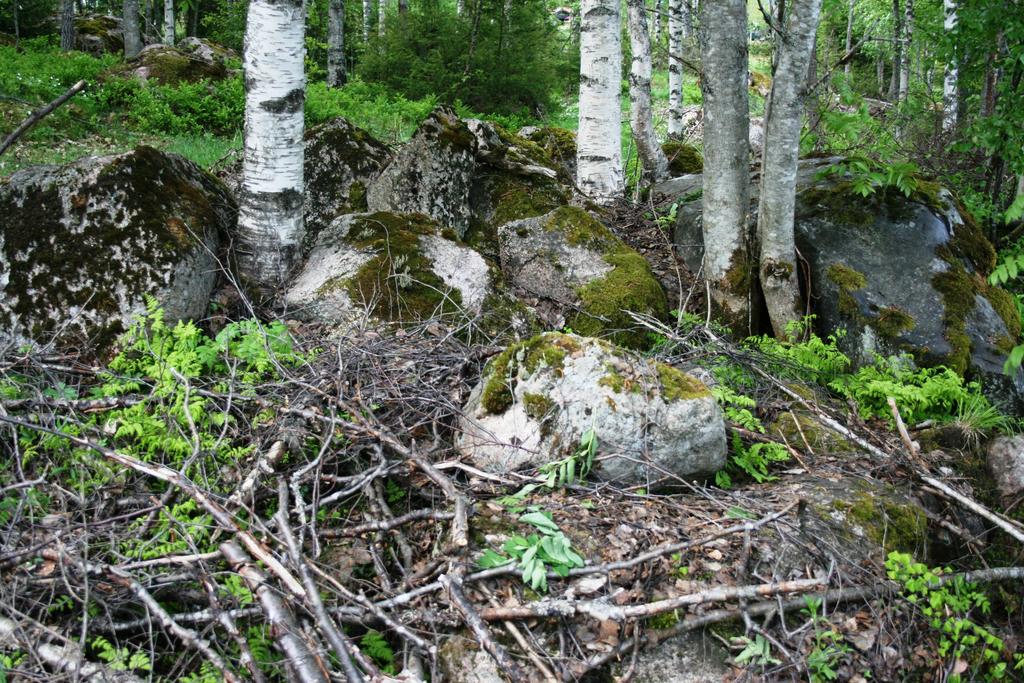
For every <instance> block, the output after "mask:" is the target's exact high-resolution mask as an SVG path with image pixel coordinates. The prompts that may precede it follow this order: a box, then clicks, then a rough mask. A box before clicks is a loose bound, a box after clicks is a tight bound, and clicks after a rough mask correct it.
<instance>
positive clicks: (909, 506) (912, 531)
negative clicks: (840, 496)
mask: <svg viewBox="0 0 1024 683" xmlns="http://www.w3.org/2000/svg"><path fill="white" fill-rule="evenodd" d="M833 507H834V508H835V509H836V510H838V511H840V512H842V513H843V514H844V515H845V516H846V518H847V519H848V520H849V521H850V522H851V523H853V524H856V525H857V526H859V527H860V528H861V530H863V532H864V535H865V536H867V537H868V538H869V539H870V540H871V541H873V542H875V543H877V544H878V545H879V546H880V547H881V548H882V549H883V550H884V552H885V553H886V554H888V553H890V552H903V553H909V554H911V555H913V556H915V557H918V558H926V557H927V554H928V518H927V517H926V516H925V513H924V511H923V510H922V509H921V508H920V507H919V506H917V505H915V504H913V503H912V502H902V501H899V500H897V498H896V497H895V496H893V495H888V494H887V493H885V492H879V491H872V490H868V489H863V490H859V491H856V492H854V493H853V494H852V496H851V497H850V498H849V499H844V500H836V501H835V502H834V503H833Z"/></svg>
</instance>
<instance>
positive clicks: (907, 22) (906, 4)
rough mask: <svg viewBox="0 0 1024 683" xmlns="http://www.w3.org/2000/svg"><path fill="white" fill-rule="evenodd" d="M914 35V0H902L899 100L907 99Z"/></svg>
mask: <svg viewBox="0 0 1024 683" xmlns="http://www.w3.org/2000/svg"><path fill="white" fill-rule="evenodd" d="M913 37H914V0H903V60H902V61H901V62H900V89H899V93H898V97H899V101H901V102H903V101H904V100H906V99H907V93H908V92H909V90H910V61H911V60H910V43H911V40H912V39H913Z"/></svg>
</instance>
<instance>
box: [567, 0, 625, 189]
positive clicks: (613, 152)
mask: <svg viewBox="0 0 1024 683" xmlns="http://www.w3.org/2000/svg"><path fill="white" fill-rule="evenodd" d="M581 14H582V25H581V27H580V105H579V107H580V114H579V117H580V118H579V132H578V139H577V150H576V175H577V181H576V184H577V185H578V186H579V188H580V190H582V191H583V192H584V193H585V194H586V195H588V196H589V197H590V198H591V199H593V200H594V201H597V202H599V203H610V202H612V201H614V200H615V199H616V198H618V197H621V196H622V194H623V192H625V179H624V176H623V170H622V138H621V119H622V106H621V103H620V101H619V92H620V91H621V88H622V49H621V40H622V39H621V16H620V14H619V0H583V1H582V3H581Z"/></svg>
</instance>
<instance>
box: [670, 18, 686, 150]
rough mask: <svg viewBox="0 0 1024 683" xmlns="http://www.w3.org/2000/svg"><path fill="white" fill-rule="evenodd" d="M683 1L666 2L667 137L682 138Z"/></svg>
mask: <svg viewBox="0 0 1024 683" xmlns="http://www.w3.org/2000/svg"><path fill="white" fill-rule="evenodd" d="M682 55H683V0H668V136H669V137H670V138H680V137H682V136H683V62H682V59H681V57H682Z"/></svg>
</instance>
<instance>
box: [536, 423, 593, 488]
mask: <svg viewBox="0 0 1024 683" xmlns="http://www.w3.org/2000/svg"><path fill="white" fill-rule="evenodd" d="M596 454H597V434H595V433H594V430H593V429H588V430H587V431H585V432H583V436H581V437H580V444H579V446H578V447H577V448H576V451H575V452H573V453H572V455H569V456H568V457H565V458H562V459H561V460H556V461H554V462H549V463H547V464H545V465H542V466H541V468H540V474H541V476H542V477H544V485H545V486H546V487H548V488H549V489H554V488H560V487H563V486H570V485H572V484H573V483H575V482H576V481H577V479H579V480H581V481H582V480H583V479H585V478H586V476H587V475H588V474H590V470H591V469H592V468H593V467H594V456H595V455H596Z"/></svg>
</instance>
